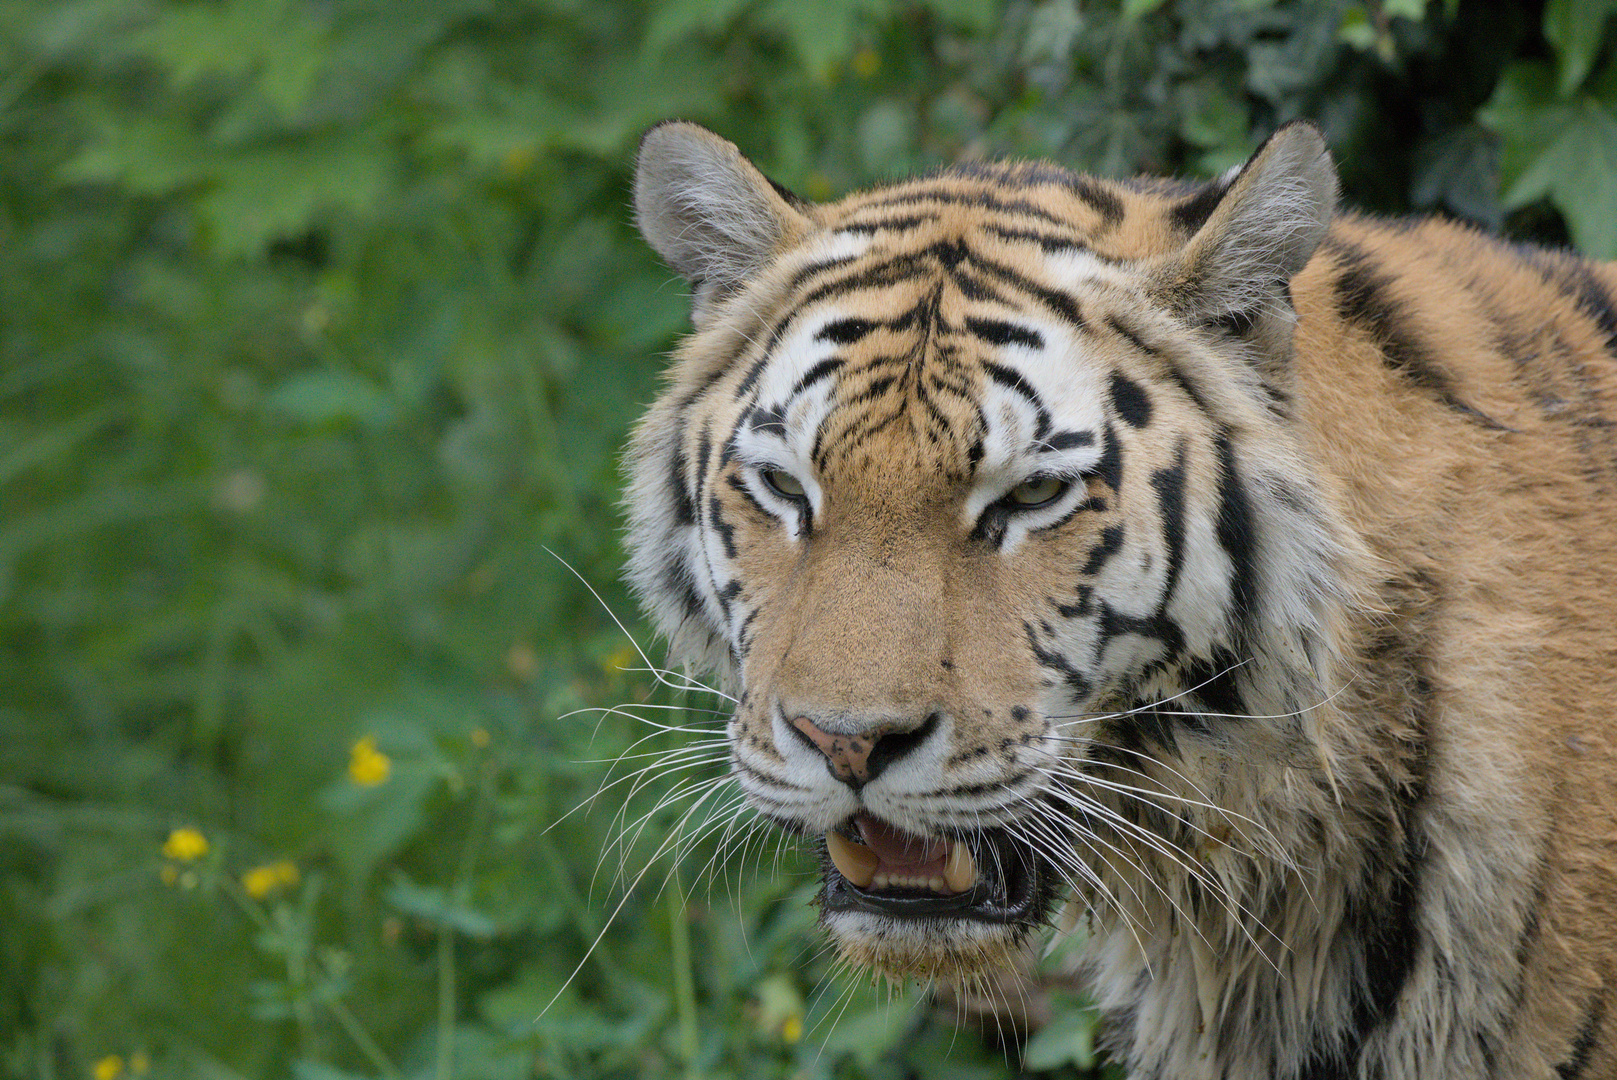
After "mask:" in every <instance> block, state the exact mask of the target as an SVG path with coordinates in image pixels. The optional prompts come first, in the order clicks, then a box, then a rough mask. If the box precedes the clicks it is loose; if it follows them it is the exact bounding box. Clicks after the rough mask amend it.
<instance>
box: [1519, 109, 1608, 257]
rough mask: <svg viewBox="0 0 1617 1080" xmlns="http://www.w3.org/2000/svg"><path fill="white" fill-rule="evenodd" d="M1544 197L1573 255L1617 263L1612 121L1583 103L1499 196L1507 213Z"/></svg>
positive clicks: (1606, 112) (1602, 111)
mask: <svg viewBox="0 0 1617 1080" xmlns="http://www.w3.org/2000/svg"><path fill="white" fill-rule="evenodd" d="M1545 196H1548V197H1549V199H1550V201H1551V202H1552V203H1554V204H1555V207H1556V209H1558V210H1560V211H1561V213H1562V215H1564V216H1565V218H1566V222H1567V228H1568V229H1569V231H1570V232H1571V233H1572V240H1573V242H1574V243H1575V244H1576V245H1577V247H1578V249H1579V250H1580V251H1582V252H1583V253H1584V254H1586V255H1590V256H1592V257H1594V258H1597V259H1610V258H1614V257H1617V116H1613V115H1612V114H1611V112H1610V111H1608V110H1607V109H1606V108H1604V107H1603V106H1601V105H1599V104H1596V103H1595V102H1593V101H1584V102H1582V103H1581V107H1580V108H1579V109H1578V110H1577V111H1576V113H1575V114H1574V115H1573V117H1572V118H1571V120H1570V122H1569V123H1568V124H1567V125H1566V126H1565V127H1564V128H1563V129H1562V130H1561V133H1560V135H1559V136H1558V137H1557V138H1556V139H1555V140H1554V141H1553V142H1551V143H1550V144H1549V146H1547V147H1546V148H1545V149H1544V151H1543V153H1541V154H1540V155H1539V156H1538V158H1537V160H1535V161H1534V162H1533V163H1532V165H1530V166H1528V168H1527V169H1525V170H1524V171H1523V172H1522V174H1521V176H1519V177H1518V178H1517V180H1516V182H1515V183H1514V184H1512V185H1511V186H1510V187H1509V188H1508V189H1507V190H1506V191H1505V194H1504V198H1503V202H1504V205H1505V206H1506V207H1508V208H1515V207H1519V206H1525V205H1527V204H1528V203H1530V202H1533V201H1535V200H1537V199H1540V198H1543V197H1545Z"/></svg>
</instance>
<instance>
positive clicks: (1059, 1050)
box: [1022, 1007, 1097, 1072]
mask: <svg viewBox="0 0 1617 1080" xmlns="http://www.w3.org/2000/svg"><path fill="white" fill-rule="evenodd" d="M1096 1023H1097V1017H1096V1014H1095V1012H1094V1010H1092V1009H1084V1008H1077V1007H1074V1008H1072V1009H1071V1011H1066V1012H1062V1013H1060V1014H1058V1015H1057V1016H1056V1017H1055V1018H1054V1019H1053V1020H1051V1021H1050V1023H1049V1024H1047V1025H1045V1027H1043V1028H1042V1029H1040V1030H1039V1032H1038V1034H1036V1035H1034V1036H1033V1037H1032V1038H1031V1039H1029V1040H1028V1042H1027V1047H1026V1048H1025V1049H1024V1050H1023V1059H1022V1064H1023V1065H1024V1066H1025V1067H1026V1068H1027V1069H1028V1070H1030V1071H1032V1072H1044V1071H1047V1070H1051V1069H1057V1068H1060V1067H1061V1066H1063V1065H1068V1064H1071V1065H1076V1066H1077V1067H1078V1068H1080V1069H1093V1068H1094V1067H1095V1025H1096Z"/></svg>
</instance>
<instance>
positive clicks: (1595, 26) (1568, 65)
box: [1544, 0, 1617, 97]
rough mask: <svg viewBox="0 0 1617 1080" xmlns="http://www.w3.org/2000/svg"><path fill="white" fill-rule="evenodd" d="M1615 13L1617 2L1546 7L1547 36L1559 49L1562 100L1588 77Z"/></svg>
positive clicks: (1555, 2) (1566, 0)
mask: <svg viewBox="0 0 1617 1080" xmlns="http://www.w3.org/2000/svg"><path fill="white" fill-rule="evenodd" d="M1613 12H1617V0H1550V2H1549V3H1548V4H1546V5H1545V7H1544V37H1545V38H1546V39H1547V40H1548V41H1549V43H1550V44H1551V45H1553V46H1555V53H1556V73H1557V80H1556V91H1557V92H1558V93H1559V94H1560V95H1561V96H1562V97H1565V96H1567V95H1568V94H1570V93H1572V91H1574V90H1576V89H1577V88H1578V87H1579V86H1581V85H1582V84H1583V80H1584V79H1586V78H1588V76H1589V71H1590V69H1591V68H1592V67H1593V66H1594V61H1595V57H1596V56H1597V55H1599V53H1600V43H1601V41H1602V40H1603V39H1604V38H1605V30H1606V20H1607V19H1608V18H1610V17H1611V15H1612V13H1613Z"/></svg>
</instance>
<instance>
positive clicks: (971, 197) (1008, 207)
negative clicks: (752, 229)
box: [861, 188, 1070, 225]
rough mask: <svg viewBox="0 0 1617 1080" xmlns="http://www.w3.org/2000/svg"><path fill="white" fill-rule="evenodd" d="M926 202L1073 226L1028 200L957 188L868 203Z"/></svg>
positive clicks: (913, 191)
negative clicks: (973, 208)
mask: <svg viewBox="0 0 1617 1080" xmlns="http://www.w3.org/2000/svg"><path fill="white" fill-rule="evenodd" d="M922 202H941V203H952V204H954V205H956V206H974V207H977V208H978V209H981V210H997V211H1000V212H1002V213H1008V214H1026V215H1027V216H1028V217H1036V218H1038V219H1040V220H1041V221H1046V222H1049V223H1050V224H1052V225H1068V224H1070V223H1069V222H1067V221H1065V220H1063V219H1062V218H1060V217H1057V216H1056V215H1055V214H1052V213H1050V211H1048V210H1046V209H1045V208H1044V207H1042V206H1038V205H1037V204H1035V203H1030V202H1028V201H1027V200H1026V199H1001V198H998V197H997V196H994V195H990V194H989V193H988V192H986V191H961V190H959V189H956V188H920V189H911V190H909V191H904V192H902V193H900V194H897V195H888V196H886V197H885V198H881V199H875V200H873V201H871V202H868V203H866V204H865V206H867V207H868V206H913V205H915V204H916V203H922ZM861 209H864V207H861Z"/></svg>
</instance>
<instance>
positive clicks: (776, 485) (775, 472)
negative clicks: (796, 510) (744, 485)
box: [758, 469, 808, 500]
mask: <svg viewBox="0 0 1617 1080" xmlns="http://www.w3.org/2000/svg"><path fill="white" fill-rule="evenodd" d="M758 475H760V476H762V477H763V478H764V484H765V485H766V486H767V487H768V488H769V490H770V491H773V492H774V493H775V494H776V495H779V496H780V497H781V498H783V499H793V500H796V499H803V498H807V496H808V493H807V492H805V491H804V490H803V485H802V484H800V483H799V482H798V480H797V477H795V476H793V475H792V474H791V473H789V472H787V471H786V470H785V469H764V470H763V471H762V472H761V473H759V474H758Z"/></svg>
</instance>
